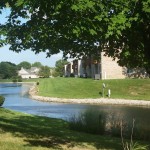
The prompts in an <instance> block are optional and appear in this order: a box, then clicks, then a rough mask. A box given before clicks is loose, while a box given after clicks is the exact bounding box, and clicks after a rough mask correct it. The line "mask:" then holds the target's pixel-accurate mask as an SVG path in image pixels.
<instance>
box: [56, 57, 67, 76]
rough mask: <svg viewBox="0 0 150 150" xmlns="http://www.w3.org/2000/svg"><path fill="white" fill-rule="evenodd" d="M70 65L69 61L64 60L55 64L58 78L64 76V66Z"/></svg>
mask: <svg viewBox="0 0 150 150" xmlns="http://www.w3.org/2000/svg"><path fill="white" fill-rule="evenodd" d="M66 64H68V61H67V60H63V59H60V60H58V61H56V64H55V67H56V68H55V74H57V75H58V76H63V74H64V73H63V68H64V65H66Z"/></svg>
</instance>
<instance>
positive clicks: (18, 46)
mask: <svg viewBox="0 0 150 150" xmlns="http://www.w3.org/2000/svg"><path fill="white" fill-rule="evenodd" d="M6 7H9V9H10V10H11V11H10V15H8V21H7V23H6V24H1V25H0V34H1V35H2V36H1V39H0V45H3V44H10V45H11V46H10V49H11V50H13V51H16V52H19V51H21V50H26V49H31V50H32V51H34V52H35V53H39V52H41V51H42V52H46V53H47V56H51V55H53V54H56V53H59V52H60V50H61V51H63V54H64V56H67V54H70V55H71V56H72V57H76V56H82V55H96V56H97V55H98V54H99V52H101V51H105V53H106V55H108V56H111V57H114V58H116V57H117V58H118V59H119V61H118V62H119V64H120V65H122V66H124V65H125V66H129V67H137V66H138V67H145V68H146V69H147V70H148V69H149V66H150V46H149V45H150V44H149V41H150V0H142V1H141V0H100V1H97V0H63V1H62V0H38V1H37V0H13V1H12V0H1V2H0V9H1V10H2V9H3V8H6Z"/></svg>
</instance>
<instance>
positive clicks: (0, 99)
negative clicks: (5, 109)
mask: <svg viewBox="0 0 150 150" xmlns="http://www.w3.org/2000/svg"><path fill="white" fill-rule="evenodd" d="M4 101H5V98H4V97H3V96H1V95H0V106H2V105H3V103H4Z"/></svg>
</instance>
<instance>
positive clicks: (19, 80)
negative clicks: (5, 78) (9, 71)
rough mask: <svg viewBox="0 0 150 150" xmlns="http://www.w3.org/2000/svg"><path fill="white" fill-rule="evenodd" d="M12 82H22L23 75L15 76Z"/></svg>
mask: <svg viewBox="0 0 150 150" xmlns="http://www.w3.org/2000/svg"><path fill="white" fill-rule="evenodd" d="M12 82H14V83H15V82H22V78H21V76H13V77H12Z"/></svg>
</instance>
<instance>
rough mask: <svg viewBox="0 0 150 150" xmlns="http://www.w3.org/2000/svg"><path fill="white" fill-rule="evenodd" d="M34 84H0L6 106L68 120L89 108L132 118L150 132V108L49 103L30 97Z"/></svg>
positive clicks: (0, 91)
mask: <svg viewBox="0 0 150 150" xmlns="http://www.w3.org/2000/svg"><path fill="white" fill-rule="evenodd" d="M31 85H32V84H7V83H4V84H0V95H3V96H4V97H5V102H4V104H3V107H4V108H8V109H11V110H15V111H19V112H24V113H28V114H34V115H39V116H47V117H52V118H60V119H64V120H68V119H69V118H70V117H72V116H74V115H78V114H80V113H81V112H84V111H86V110H87V109H93V110H96V111H100V112H107V113H110V114H112V115H113V116H116V117H117V118H119V117H120V118H123V119H127V120H132V119H133V118H135V120H136V122H138V123H140V124H141V125H143V128H146V129H148V130H147V131H148V132H150V126H149V125H150V116H149V115H150V108H149V107H135V106H121V105H88V104H66V103H48V102H41V101H36V100H32V99H30V97H29V95H28V90H29V88H30V87H31Z"/></svg>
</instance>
